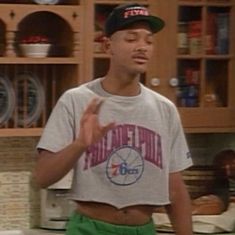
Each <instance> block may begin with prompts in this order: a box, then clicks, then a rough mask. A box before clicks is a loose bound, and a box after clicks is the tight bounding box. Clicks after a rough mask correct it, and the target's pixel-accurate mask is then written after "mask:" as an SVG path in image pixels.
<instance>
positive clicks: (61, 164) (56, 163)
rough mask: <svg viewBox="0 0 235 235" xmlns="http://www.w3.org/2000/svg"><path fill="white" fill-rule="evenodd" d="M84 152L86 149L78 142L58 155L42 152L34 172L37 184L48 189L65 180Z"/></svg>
mask: <svg viewBox="0 0 235 235" xmlns="http://www.w3.org/2000/svg"><path fill="white" fill-rule="evenodd" d="M84 151H85V149H84V148H83V147H82V146H80V145H79V143H78V142H74V143H72V144H70V145H68V146H67V147H66V148H64V149H63V150H61V151H59V152H57V153H52V152H48V151H45V150H42V151H41V152H40V153H39V156H38V158H39V159H38V161H37V164H36V167H35V172H34V176H35V180H36V182H37V184H38V185H39V186H40V187H42V188H46V187H48V186H50V185H51V184H53V183H55V182H57V181H58V180H60V179H61V178H63V177H64V176H65V175H66V174H67V173H68V172H69V171H70V170H71V169H72V168H73V167H74V165H75V163H76V162H77V160H78V159H79V157H80V156H81V155H82V153H83V152H84Z"/></svg>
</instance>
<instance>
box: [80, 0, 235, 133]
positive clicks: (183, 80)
mask: <svg viewBox="0 0 235 235" xmlns="http://www.w3.org/2000/svg"><path fill="white" fill-rule="evenodd" d="M124 2H126V1H108V0H106V1H104V0H96V1H87V2H86V8H87V9H86V14H87V15H86V19H87V21H86V25H87V27H86V29H87V30H86V42H89V43H86V45H85V46H86V49H85V51H86V53H85V57H86V62H87V63H86V64H85V73H84V74H85V80H91V79H93V78H95V77H100V76H104V75H105V73H106V71H107V68H108V63H109V62H108V61H109V60H108V58H107V55H105V54H104V53H103V51H102V43H101V42H102V36H101V35H102V25H103V23H104V20H105V18H106V17H107V14H108V13H109V12H110V11H111V9H112V8H113V7H115V6H116V5H118V4H120V3H124ZM128 2H132V1H128ZM133 2H140V3H141V4H143V5H146V6H147V7H149V9H150V11H151V12H152V13H156V14H157V15H158V16H160V17H162V18H163V19H164V20H165V22H166V27H165V28H164V29H163V30H162V31H161V32H160V33H158V34H157V35H156V39H155V43H156V47H155V48H156V49H155V54H154V57H153V59H152V61H151V63H150V66H149V69H148V71H147V73H146V74H144V75H143V76H142V78H141V81H142V82H143V83H144V84H145V85H147V86H148V87H150V88H151V89H153V90H155V91H156V92H159V93H161V94H163V95H165V96H166V97H168V98H170V99H171V100H172V101H173V102H174V103H175V104H176V105H177V107H178V109H179V112H180V115H181V118H182V122H183V126H184V128H185V131H186V132H190V133H195V132H234V131H235V121H234V120H235V94H234V90H235V79H234V76H235V69H234V67H235V59H234V55H235V45H234V44H235V40H234V38H235V1H234V0H184V1H183V0H171V1H165V0H158V1H156V0H149V1H133ZM88 9H89V10H88ZM88 25H89V27H88ZM218 35H219V36H218ZM91 45H92V46H91Z"/></svg>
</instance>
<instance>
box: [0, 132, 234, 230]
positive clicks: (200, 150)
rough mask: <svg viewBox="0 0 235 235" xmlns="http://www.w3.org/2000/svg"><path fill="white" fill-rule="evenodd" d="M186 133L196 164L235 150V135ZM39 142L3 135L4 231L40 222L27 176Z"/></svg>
mask: <svg viewBox="0 0 235 235" xmlns="http://www.w3.org/2000/svg"><path fill="white" fill-rule="evenodd" d="M186 136H187V140H188V143H189V146H190V150H191V152H192V157H193V160H194V163H195V164H199V165H200V164H202V165H207V164H211V162H212V159H213V156H214V154H215V153H216V152H218V151H220V150H222V149H225V148H234V149H235V134H187V135H186ZM37 141H38V138H37V137H20V138H0V230H3V229H14V228H28V227H35V226H38V225H39V219H40V216H39V215H40V197H39V189H38V188H37V187H35V185H32V184H31V181H30V179H27V177H29V178H30V175H31V171H32V169H33V167H34V164H35V158H34V156H35V146H36V144H37ZM17 172H18V173H19V174H18V175H21V176H22V177H24V178H22V177H19V178H18V179H16V177H17V175H15V176H14V177H15V178H14V177H10V180H9V175H10V176H12V173H17ZM4 173H5V174H4ZM6 173H7V176H8V179H6ZM26 173H28V174H26ZM4 177H5V178H4ZM6 180H7V181H8V183H7V184H6ZM4 191H5V192H4Z"/></svg>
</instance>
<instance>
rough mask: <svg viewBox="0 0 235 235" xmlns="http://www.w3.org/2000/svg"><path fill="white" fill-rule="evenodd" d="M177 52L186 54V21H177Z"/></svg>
mask: <svg viewBox="0 0 235 235" xmlns="http://www.w3.org/2000/svg"><path fill="white" fill-rule="evenodd" d="M177 48H178V54H181V55H182V54H188V49H189V44H188V24H187V22H179V23H178V45H177Z"/></svg>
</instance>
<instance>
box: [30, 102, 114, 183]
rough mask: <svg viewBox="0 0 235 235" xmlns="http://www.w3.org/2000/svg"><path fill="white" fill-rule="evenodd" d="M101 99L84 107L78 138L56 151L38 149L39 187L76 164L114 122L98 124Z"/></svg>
mask: <svg viewBox="0 0 235 235" xmlns="http://www.w3.org/2000/svg"><path fill="white" fill-rule="evenodd" d="M102 103H103V100H101V99H99V98H94V99H93V100H92V101H91V102H90V103H89V104H88V106H87V108H86V109H85V111H84V113H83V114H82V117H81V120H80V131H79V135H78V138H77V139H75V140H74V142H72V143H71V144H69V145H68V146H67V147H65V148H64V149H62V150H60V151H58V152H55V153H54V152H50V151H47V150H45V149H39V154H38V161H37V164H36V167H35V172H34V176H35V180H36V182H37V183H38V185H39V186H40V187H43V188H45V187H48V186H50V185H51V184H54V183H55V182H57V181H58V180H60V179H62V178H63V177H64V176H65V175H66V174H67V173H68V172H69V171H70V170H71V169H72V168H73V167H74V165H75V164H76V162H77V161H78V159H79V158H80V156H81V155H82V154H83V152H85V151H86V149H87V148H88V147H89V146H91V145H93V144H95V143H96V142H98V141H99V140H100V139H101V138H102V137H103V136H104V135H105V134H106V133H107V132H108V131H109V130H110V129H112V128H113V127H114V126H115V123H114V122H110V123H108V124H107V125H100V123H99V118H98V114H99V110H100V107H101V105H102Z"/></svg>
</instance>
